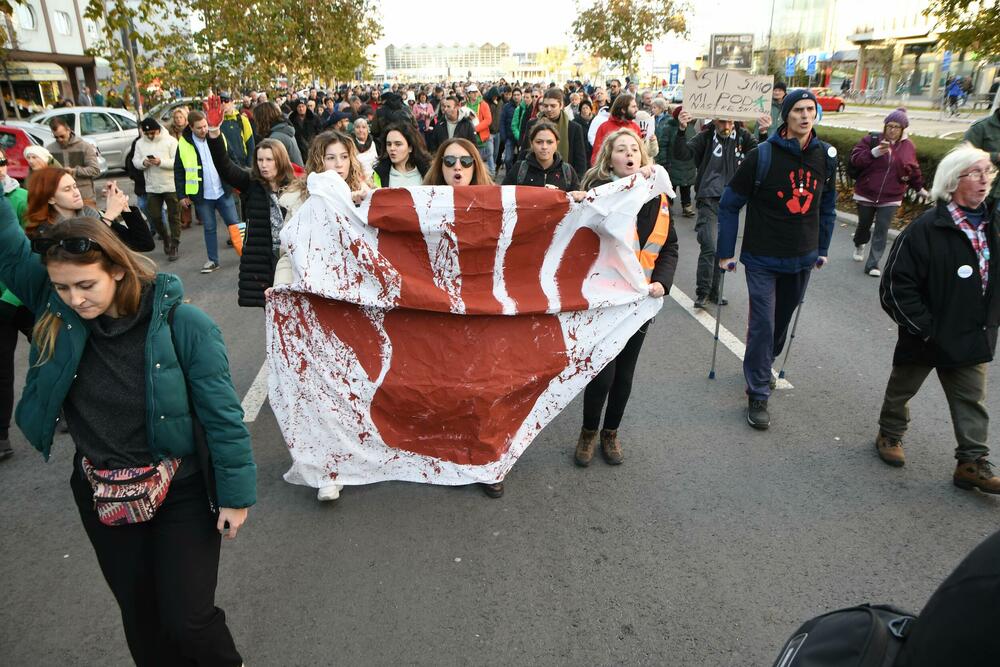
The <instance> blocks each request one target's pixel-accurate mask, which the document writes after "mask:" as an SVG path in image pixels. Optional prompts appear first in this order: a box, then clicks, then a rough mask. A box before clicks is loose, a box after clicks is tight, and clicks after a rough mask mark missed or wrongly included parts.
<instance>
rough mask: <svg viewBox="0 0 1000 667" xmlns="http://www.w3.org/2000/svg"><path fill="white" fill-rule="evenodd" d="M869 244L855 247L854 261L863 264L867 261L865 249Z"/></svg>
mask: <svg viewBox="0 0 1000 667" xmlns="http://www.w3.org/2000/svg"><path fill="white" fill-rule="evenodd" d="M867 245H868V244H867V243H862V244H861V245H856V246H854V261H855V262H863V261H865V247H866V246H867Z"/></svg>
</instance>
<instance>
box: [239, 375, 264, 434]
mask: <svg viewBox="0 0 1000 667" xmlns="http://www.w3.org/2000/svg"><path fill="white" fill-rule="evenodd" d="M266 400H267V361H265V362H264V364H263V365H262V366H261V367H260V370H259V371H257V377H255V378H254V379H253V384H251V385H250V388H249V389H248V390H247V393H246V396H244V397H243V421H244V422H246V423H248V424H249V423H251V422H253V421H255V420H256V419H257V415H259V414H260V409H261V408H262V407H264V401H266Z"/></svg>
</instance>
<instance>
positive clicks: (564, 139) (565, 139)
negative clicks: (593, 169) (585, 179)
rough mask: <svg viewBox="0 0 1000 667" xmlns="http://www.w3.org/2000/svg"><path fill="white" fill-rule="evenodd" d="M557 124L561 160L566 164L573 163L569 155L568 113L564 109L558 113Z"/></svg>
mask: <svg viewBox="0 0 1000 667" xmlns="http://www.w3.org/2000/svg"><path fill="white" fill-rule="evenodd" d="M557 125H558V128H559V155H561V156H562V159H563V162H565V163H566V164H573V163H572V162H571V161H570V157H569V150H570V149H569V115H568V114H567V113H566V112H565V111H564V112H562V113H561V114H559V123H558V124H557Z"/></svg>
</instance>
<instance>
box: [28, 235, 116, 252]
mask: <svg viewBox="0 0 1000 667" xmlns="http://www.w3.org/2000/svg"><path fill="white" fill-rule="evenodd" d="M56 247H58V248H62V249H63V250H65V251H66V252H68V253H69V254H71V255H83V254H85V253H88V252H90V251H91V250H101V246H99V245H98V244H97V241H95V240H94V239H88V238H85V237H82V236H71V237H69V238H65V239H49V238H45V237H44V236H41V237H38V238H34V239H31V251H32V252H34V253H37V254H39V255H44V254H46V253H47V252H48V251H49V250H51V249H52V248H56Z"/></svg>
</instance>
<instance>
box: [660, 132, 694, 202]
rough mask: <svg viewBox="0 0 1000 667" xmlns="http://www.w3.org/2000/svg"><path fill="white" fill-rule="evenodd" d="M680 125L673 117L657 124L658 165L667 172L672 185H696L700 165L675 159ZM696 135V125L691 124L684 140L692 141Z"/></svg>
mask: <svg viewBox="0 0 1000 667" xmlns="http://www.w3.org/2000/svg"><path fill="white" fill-rule="evenodd" d="M679 125H680V123H678V122H677V119H675V118H673V117H672V116H668V117H667V118H665V119H663V120H661V121H660V122H658V123H657V124H656V141H657V142H658V143H659V144H660V152H659V153H657V154H656V164H658V165H660V166H661V167H663V168H664V169H666V170H667V174H669V175H670V183H671V185H694V182H695V180H696V179H697V177H698V165H696V164H695V163H694V160H693V159H691V160H678V159H676V158H675V157H674V145H673V144H674V141H675V140H676V138H677V127H678V126H679ZM694 135H695V130H694V124H693V123H691V124H690V125H688V126H687V130H685V131H684V139H685V140H686V141H687V140H690V139H691V138H692V137H693V136H694Z"/></svg>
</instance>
